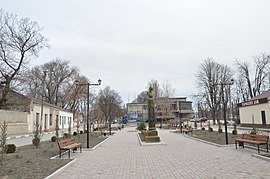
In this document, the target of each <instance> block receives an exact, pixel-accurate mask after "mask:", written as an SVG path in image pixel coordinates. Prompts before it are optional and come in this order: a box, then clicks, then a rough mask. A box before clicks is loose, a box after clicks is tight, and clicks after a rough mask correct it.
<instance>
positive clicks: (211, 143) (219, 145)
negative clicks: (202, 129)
mask: <svg viewBox="0 0 270 179" xmlns="http://www.w3.org/2000/svg"><path fill="white" fill-rule="evenodd" d="M183 136H184V137H186V138H190V139H193V140H197V141H199V142H203V143H206V144H210V145H213V146H216V147H233V146H234V144H228V145H221V144H216V143H213V142H209V141H205V140H202V139H198V138H196V137H192V136H188V135H183Z"/></svg>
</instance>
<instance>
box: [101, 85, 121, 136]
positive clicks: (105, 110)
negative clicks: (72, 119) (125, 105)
mask: <svg viewBox="0 0 270 179" xmlns="http://www.w3.org/2000/svg"><path fill="white" fill-rule="evenodd" d="M121 104H122V99H121V97H120V95H119V93H117V92H116V91H115V90H111V88H110V87H108V86H107V87H105V88H104V89H103V90H100V92H99V94H98V96H97V107H98V109H99V110H100V112H101V113H102V114H103V116H104V118H105V120H106V123H109V124H110V123H111V122H112V119H113V118H117V117H120V116H122V115H123V114H122V105H121ZM110 126H111V125H109V127H110ZM110 131H111V129H110Z"/></svg>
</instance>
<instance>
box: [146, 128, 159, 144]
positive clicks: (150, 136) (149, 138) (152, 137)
mask: <svg viewBox="0 0 270 179" xmlns="http://www.w3.org/2000/svg"><path fill="white" fill-rule="evenodd" d="M145 142H146V143H150V142H160V138H159V136H158V131H156V130H148V131H147V135H146V136H145Z"/></svg>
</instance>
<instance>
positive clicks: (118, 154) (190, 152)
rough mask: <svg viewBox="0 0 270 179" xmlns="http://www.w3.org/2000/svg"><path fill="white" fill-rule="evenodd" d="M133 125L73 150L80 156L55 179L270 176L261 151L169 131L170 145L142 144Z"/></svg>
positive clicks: (163, 135) (165, 137) (165, 132)
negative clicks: (91, 145)
mask: <svg viewBox="0 0 270 179" xmlns="http://www.w3.org/2000/svg"><path fill="white" fill-rule="evenodd" d="M134 129H135V128H124V129H123V130H121V131H118V132H117V133H116V134H115V135H113V136H112V137H110V139H109V140H107V141H106V142H104V143H103V144H101V145H100V146H99V147H97V148H96V149H95V150H92V151H86V150H85V151H83V152H82V153H76V154H74V155H72V156H73V157H75V158H76V159H77V160H76V161H75V162H74V163H73V164H71V165H69V166H68V167H66V168H64V169H63V170H61V171H60V172H57V173H56V174H54V175H53V176H52V177H50V178H54V179H56V178H61V179H62V178H74V179H75V178H78V179H80V178H101V179H111V178H112V179H137V178H139V179H151V178H154V179H164V178H166V179H167V178H172V179H173V178H184V179H189V178H200V179H201V178H202V179H204V178H205V179H209V178H215V179H216V178H233V179H235V178H260V179H263V178H265V179H269V178H270V172H269V169H270V162H269V161H264V160H261V159H258V158H255V157H252V154H253V153H256V150H253V149H246V148H245V149H237V150H236V149H235V146H234V145H230V146H228V147H217V146H213V145H210V144H206V143H203V142H200V141H196V140H193V139H191V138H188V137H185V136H183V135H182V134H176V133H172V132H170V131H169V130H159V135H160V137H161V140H163V141H164V142H165V143H166V144H167V145H154V146H140V143H139V141H138V137H137V132H135V131H134Z"/></svg>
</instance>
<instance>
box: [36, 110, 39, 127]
mask: <svg viewBox="0 0 270 179" xmlns="http://www.w3.org/2000/svg"><path fill="white" fill-rule="evenodd" d="M38 122H39V113H36V125H37V124H38Z"/></svg>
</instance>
